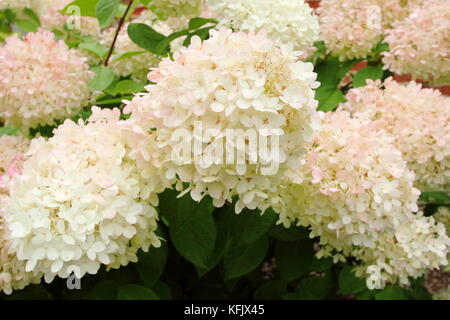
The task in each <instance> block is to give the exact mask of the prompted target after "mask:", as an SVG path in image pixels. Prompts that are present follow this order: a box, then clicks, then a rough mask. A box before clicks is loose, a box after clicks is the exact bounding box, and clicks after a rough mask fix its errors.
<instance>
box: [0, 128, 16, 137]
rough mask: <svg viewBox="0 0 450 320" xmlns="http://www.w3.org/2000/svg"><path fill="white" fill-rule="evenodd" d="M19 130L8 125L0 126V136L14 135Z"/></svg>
mask: <svg viewBox="0 0 450 320" xmlns="http://www.w3.org/2000/svg"><path fill="white" fill-rule="evenodd" d="M19 132H20V129H19V128H13V127H10V126H6V127H1V128H0V136H4V135H6V136H15V135H17V133H19Z"/></svg>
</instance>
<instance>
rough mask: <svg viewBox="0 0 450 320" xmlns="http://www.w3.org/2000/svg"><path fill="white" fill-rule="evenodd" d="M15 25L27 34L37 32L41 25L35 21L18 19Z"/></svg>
mask: <svg viewBox="0 0 450 320" xmlns="http://www.w3.org/2000/svg"><path fill="white" fill-rule="evenodd" d="M15 23H16V24H17V25H18V26H19V27H20V28H21V29H22V30H23V31H25V32H35V31H37V29H38V28H39V24H37V23H36V22H35V21H33V20H24V19H17V20H16V22H15Z"/></svg>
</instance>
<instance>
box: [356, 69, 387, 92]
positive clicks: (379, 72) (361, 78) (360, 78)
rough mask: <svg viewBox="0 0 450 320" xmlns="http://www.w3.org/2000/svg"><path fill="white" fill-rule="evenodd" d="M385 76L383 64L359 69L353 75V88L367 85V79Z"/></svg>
mask: <svg viewBox="0 0 450 320" xmlns="http://www.w3.org/2000/svg"><path fill="white" fill-rule="evenodd" d="M382 77H383V68H382V67H381V66H379V65H378V66H367V67H365V68H363V69H361V70H359V71H358V72H357V73H356V74H355V75H354V76H353V88H359V87H363V86H365V85H366V81H367V79H372V80H376V79H381V78H382Z"/></svg>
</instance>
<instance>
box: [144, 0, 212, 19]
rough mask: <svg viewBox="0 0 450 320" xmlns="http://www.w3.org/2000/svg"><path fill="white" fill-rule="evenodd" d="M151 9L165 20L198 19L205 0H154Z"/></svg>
mask: <svg viewBox="0 0 450 320" xmlns="http://www.w3.org/2000/svg"><path fill="white" fill-rule="evenodd" d="M150 8H151V9H152V10H153V11H154V12H155V13H156V14H157V15H158V16H160V17H162V18H163V19H164V20H165V19H167V18H170V17H180V16H184V17H191V18H194V17H197V16H199V14H200V12H201V10H202V8H203V0H152V1H151V2H150Z"/></svg>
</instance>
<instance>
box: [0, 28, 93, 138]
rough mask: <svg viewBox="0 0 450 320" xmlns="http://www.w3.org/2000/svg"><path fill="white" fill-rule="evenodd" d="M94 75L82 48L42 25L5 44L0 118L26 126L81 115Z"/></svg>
mask: <svg viewBox="0 0 450 320" xmlns="http://www.w3.org/2000/svg"><path fill="white" fill-rule="evenodd" d="M91 77H92V73H91V72H90V71H89V66H88V65H87V64H86V63H85V62H84V58H81V57H80V56H79V55H78V53H77V51H74V50H70V49H69V48H68V47H67V45H66V44H65V43H64V42H63V41H56V40H55V36H54V34H53V33H51V32H49V31H46V30H43V29H41V30H40V31H39V32H36V33H28V34H27V35H26V36H25V37H24V39H20V38H19V37H18V36H17V35H14V36H12V37H9V38H8V39H6V44H5V45H3V46H2V47H0V119H2V120H3V121H5V122H6V123H7V124H11V125H14V126H20V127H23V128H24V129H27V128H32V127H36V126H37V125H46V124H53V122H54V120H55V119H64V118H68V117H71V116H73V115H75V114H77V113H78V112H79V111H80V110H81V109H82V107H84V106H85V105H86V104H87V103H88V102H89V99H90V94H91V91H90V89H89V87H88V81H89V80H90V79H91Z"/></svg>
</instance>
